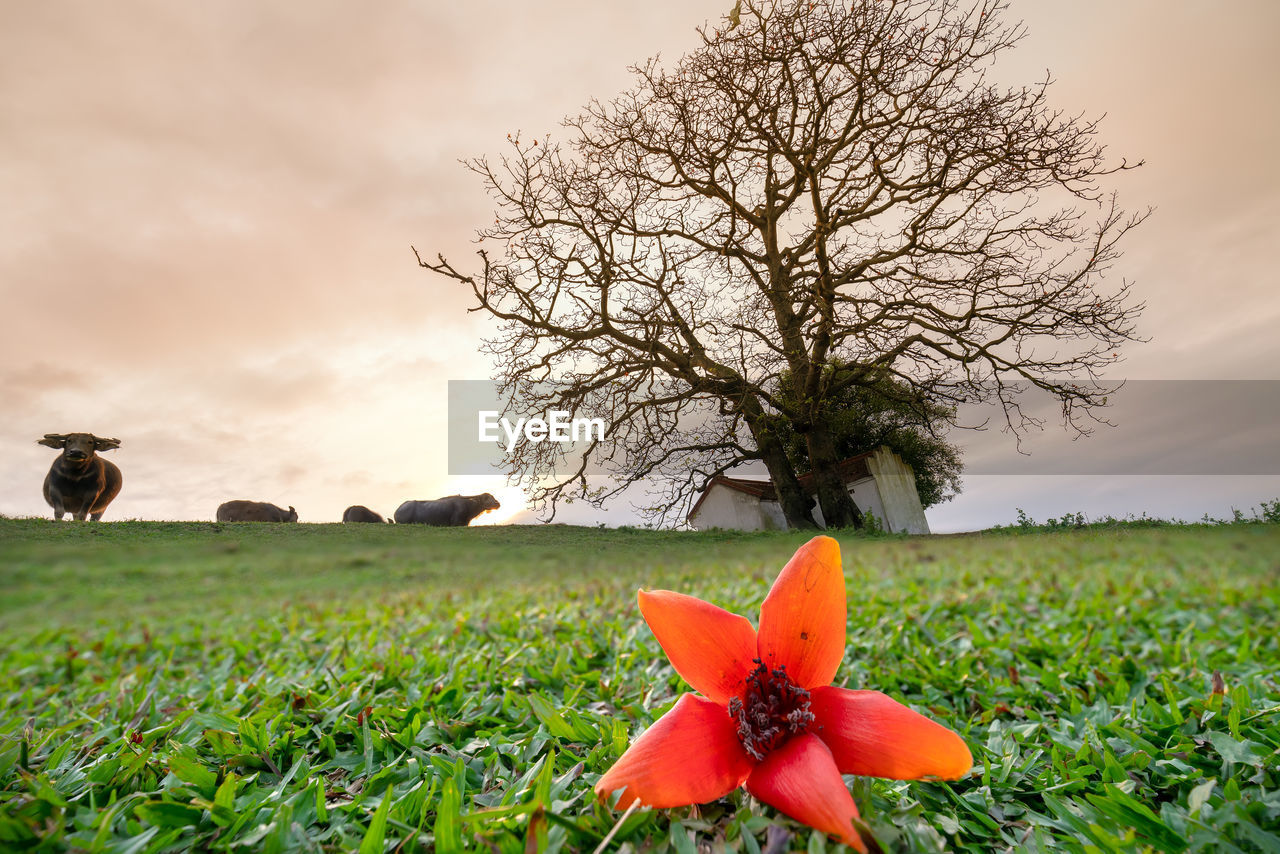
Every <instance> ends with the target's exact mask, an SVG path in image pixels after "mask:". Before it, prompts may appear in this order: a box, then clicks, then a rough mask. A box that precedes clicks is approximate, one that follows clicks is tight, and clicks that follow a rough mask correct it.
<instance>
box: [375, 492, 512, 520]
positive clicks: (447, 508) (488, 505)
mask: <svg viewBox="0 0 1280 854" xmlns="http://www.w3.org/2000/svg"><path fill="white" fill-rule="evenodd" d="M501 506H502V505H500V504H499V503H498V499H496V498H494V497H493V496H492V495H490V494H489V493H487V492H486V493H485V494H484V495H450V496H449V497H448V498H437V499H436V500H435V501H406V502H405V503H403V504H401V505H400V506H399V507H397V508H396V524H398V525H440V526H456V527H465V526H466V525H470V524H471V520H472V519H474V518H476V517H477V516H479V515H480V514H481V513H487V512H488V511H490V510H497V509H498V508H499V507H501Z"/></svg>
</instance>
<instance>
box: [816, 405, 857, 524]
mask: <svg viewBox="0 0 1280 854" xmlns="http://www.w3.org/2000/svg"><path fill="white" fill-rule="evenodd" d="M805 440H806V442H807V443H808V447H809V465H810V467H811V471H812V474H813V478H814V483H815V485H816V486H817V491H818V504H819V505H820V506H821V507H822V519H823V522H825V523H826V526H827V527H828V528H861V527H862V524H863V522H862V512H861V511H860V510H859V509H858V505H856V504H854V503H853V496H851V495H850V494H849V488H848V487H847V486H846V485H845V482H844V478H842V477H841V476H840V472H839V470H838V469H837V467H836V464H837V463H839V462H840V457H839V454H837V452H836V446H835V442H834V441H833V440H832V438H831V433H830V431H829V430H828V429H827V426H826V425H825V424H822V423H816V424H814V425H813V426H812V427H811V428H810V429H809V432H808V433H807V434H806V435H805Z"/></svg>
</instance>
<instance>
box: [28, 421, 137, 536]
mask: <svg viewBox="0 0 1280 854" xmlns="http://www.w3.org/2000/svg"><path fill="white" fill-rule="evenodd" d="M36 441H37V444H40V445H45V446H47V447H50V448H61V449H62V454H61V455H60V456H59V457H58V458H57V459H55V460H54V461H53V465H52V466H51V467H50V468H49V474H47V475H46V476H45V479H44V500H45V501H47V502H49V506H50V507H52V508H53V518H54V519H58V520H61V519H62V514H63V513H70V514H71V515H72V517H73V518H75V519H78V520H80V521H82V522H83V521H84V517H85V516H89V518H91V519H92V520H93V521H95V522H97V521H98V520H99V519H101V518H102V513H103V511H105V510H106V509H107V505H108V504H110V503H111V499H113V498H115V497H116V495H118V494H119V492H120V485H121V483H123V482H124V481H123V479H122V478H121V477H120V469H118V468H116V465H115V463H112V462H108V461H107V460H104V459H103V458H102V457H100V456H98V455H97V453H96V452H97V451H110V450H111V449H112V448H118V447H120V440H119V439H99V438H98V437H97V436H95V435H93V434H92V433H45V434H44V438H43V439H37V440H36Z"/></svg>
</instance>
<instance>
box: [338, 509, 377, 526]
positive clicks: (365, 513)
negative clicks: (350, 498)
mask: <svg viewBox="0 0 1280 854" xmlns="http://www.w3.org/2000/svg"><path fill="white" fill-rule="evenodd" d="M342 521H344V522H377V523H378V524H382V523H384V522H386V521H387V520H386V519H383V518H382V515H381V514H379V513H374V512H373V511H372V510H370V509H369V508H368V507H365V506H364V505H363V504H353V505H351V506H350V507H348V508H347V509H346V510H344V511H343V512H342Z"/></svg>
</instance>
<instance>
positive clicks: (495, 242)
mask: <svg viewBox="0 0 1280 854" xmlns="http://www.w3.org/2000/svg"><path fill="white" fill-rule="evenodd" d="M735 11H736V13H737V21H738V22H737V24H736V25H732V23H731V22H729V21H725V22H723V23H722V24H721V27H720V28H716V27H710V26H708V27H703V28H702V29H701V30H699V33H700V35H701V44H700V46H699V47H698V48H697V49H695V50H693V51H691V52H690V53H688V54H686V55H685V56H683V57H681V58H680V59H679V60H678V61H677V62H675V64H674V65H672V66H670V67H667V66H664V65H663V64H661V63H660V62H659V61H658V60H656V59H654V60H649V61H648V62H645V63H642V64H640V65H638V66H636V67H635V68H634V69H633V70H634V75H635V83H634V85H633V86H632V87H631V88H630V89H629V90H627V91H626V92H623V93H622V94H620V95H618V96H617V97H615V98H613V99H612V100H608V101H592V102H590V103H589V104H588V105H587V106H586V107H585V108H584V110H583V111H582V113H581V114H580V115H577V116H573V117H570V118H567V119H566V120H565V121H564V122H563V129H562V132H561V135H562V137H563V138H561V136H559V135H558V136H555V137H546V136H538V137H529V136H525V135H523V134H513V135H511V137H510V140H509V147H508V150H507V153H506V154H504V155H502V156H500V157H498V158H497V159H496V160H491V159H488V158H484V157H481V158H478V159H476V160H473V161H471V162H470V163H469V167H470V168H471V169H472V170H473V171H474V172H475V173H476V174H477V175H478V176H480V178H481V179H482V180H483V182H484V184H485V186H486V187H487V189H488V191H489V193H490V195H491V196H492V197H493V199H494V201H495V203H496V206H497V210H496V213H495V218H494V222H493V224H492V225H491V226H489V227H486V228H483V229H481V230H480V232H479V243H480V248H479V250H478V251H479V259H480V262H479V264H478V266H477V267H476V268H474V269H463V268H459V267H458V266H455V265H454V264H453V263H452V262H450V261H449V260H448V259H446V258H445V257H443V256H440V255H438V256H437V257H436V258H435V259H434V260H424V259H422V258H419V262H420V263H421V264H422V265H423V266H425V267H427V268H429V269H431V270H434V271H435V272H437V273H440V274H442V275H444V276H448V277H450V278H452V279H455V280H458V281H460V282H462V283H464V284H465V285H466V286H467V287H469V288H470V289H471V292H472V293H473V295H474V297H475V300H476V309H477V310H480V311H483V312H486V313H487V314H489V315H491V316H492V317H493V318H494V319H495V321H496V322H497V324H498V327H497V331H496V332H495V334H494V335H493V336H492V337H491V338H490V339H489V340H488V341H487V342H486V348H487V350H488V352H489V353H491V354H492V355H493V357H494V359H495V365H496V370H497V377H496V378H497V381H498V383H499V385H500V387H501V389H502V391H503V393H504V394H506V395H507V396H509V398H510V399H511V400H512V401H513V402H515V403H517V404H518V405H520V406H521V407H523V408H525V409H529V410H535V411H544V412H545V411H549V410H551V409H562V410H569V411H573V412H583V413H590V414H591V415H593V416H595V417H604V418H606V420H607V421H608V423H609V430H608V433H607V436H608V438H607V439H605V440H603V441H597V442H593V443H591V444H590V446H589V447H587V448H586V449H585V450H583V451H582V453H581V455H580V457H579V458H578V459H577V460H576V462H575V463H574V464H573V465H571V466H569V467H568V468H567V469H565V468H564V467H563V463H564V460H562V459H559V458H558V457H557V453H558V451H557V449H555V448H551V447H548V446H547V445H546V444H545V443H544V444H533V443H523V444H520V445H518V446H517V447H515V448H513V449H512V451H511V452H510V454H509V458H508V465H509V467H510V470H511V472H512V473H513V475H514V476H515V477H517V478H518V479H519V480H520V481H521V482H522V483H523V484H524V485H526V486H529V487H531V488H532V490H533V496H534V498H535V501H536V502H538V503H548V504H549V505H550V507H551V509H552V510H554V505H555V502H556V501H558V500H560V499H561V498H565V497H569V496H575V495H576V496H581V497H585V498H587V499H589V500H593V501H603V500H606V499H607V498H608V497H610V496H611V495H613V494H616V493H617V492H618V491H620V490H621V489H624V488H626V487H627V486H629V485H631V484H634V483H637V482H640V481H645V482H653V481H654V480H657V481H660V482H662V483H663V484H665V485H666V486H665V488H664V490H663V491H662V492H661V493H660V494H659V495H657V496H656V497H655V498H654V500H653V502H652V503H651V506H650V508H649V509H650V510H651V511H652V512H653V513H655V514H656V515H658V516H660V517H663V518H667V519H670V518H672V517H676V518H678V517H679V516H681V515H683V514H682V511H683V509H684V508H685V507H687V502H688V501H689V500H690V498H691V496H692V494H693V493H695V492H696V491H697V490H698V489H700V488H701V487H703V486H705V484H706V483H707V482H708V481H709V480H710V479H711V478H712V477H714V476H715V475H717V474H720V473H722V472H724V471H726V470H728V469H729V468H731V467H733V466H735V465H737V464H739V463H741V462H743V461H744V460H751V459H758V460H762V461H763V462H764V463H765V465H766V466H767V467H768V469H769V472H770V475H771V477H772V478H773V480H774V483H775V486H776V487H777V489H778V492H779V496H780V499H781V501H782V504H783V508H784V511H785V512H786V515H787V518H788V520H789V521H790V522H791V523H792V524H793V525H812V524H813V520H812V517H811V515H810V511H809V508H810V506H811V501H810V499H808V498H807V497H806V496H805V495H804V494H803V492H802V491H801V490H800V488H799V485H798V484H797V482H796V473H795V469H794V465H793V463H792V461H791V458H790V457H789V456H788V454H787V453H786V449H785V448H784V447H782V443H781V441H780V439H779V436H780V435H781V433H782V432H784V431H787V430H789V431H791V432H793V433H794V434H795V435H798V436H801V437H803V441H804V443H805V445H806V450H807V453H806V455H805V456H806V458H807V459H808V461H809V463H810V464H811V465H812V467H813V471H814V474H815V480H816V482H817V488H818V499H819V501H820V502H821V505H822V510H823V516H824V518H825V519H826V520H827V521H828V523H829V524H831V525H833V526H840V525H847V524H856V523H857V522H858V514H857V510H856V508H854V507H853V504H852V501H851V500H850V498H849V495H848V493H847V492H846V491H845V487H844V484H843V483H841V482H840V480H839V477H838V474H837V473H836V471H835V468H834V463H835V462H836V461H838V459H840V456H841V454H840V451H839V448H838V446H837V445H838V443H837V441H836V439H835V437H834V436H833V435H832V432H831V425H830V424H829V423H828V420H827V419H828V417H829V415H830V412H831V411H832V402H833V401H837V400H840V399H841V395H846V394H849V393H850V390H851V389H856V388H860V387H861V388H867V387H874V386H875V385H877V384H882V383H884V382H885V381H891V382H893V383H897V384H902V385H903V386H905V387H908V388H910V389H912V390H913V391H914V392H915V393H917V394H919V395H921V396H923V398H926V399H928V400H931V401H934V402H936V403H937V404H938V405H939V406H942V407H946V408H952V407H954V406H955V405H957V404H959V403H961V402H966V401H984V400H985V401H995V402H997V403H999V404H1000V405H1001V407H1002V408H1003V411H1004V413H1005V416H1006V419H1007V422H1008V425H1009V426H1010V427H1012V428H1013V429H1014V430H1015V431H1016V430H1018V429H1020V428H1021V427H1023V426H1025V423H1026V418H1025V416H1024V415H1023V413H1022V412H1021V410H1020V409H1019V407H1018V398H1017V395H1018V392H1019V389H1020V388H1021V387H1024V386H1026V385H1031V386H1035V387H1038V388H1040V389H1043V390H1045V391H1048V392H1050V393H1051V394H1053V395H1054V396H1055V397H1057V398H1058V400H1059V401H1060V402H1061V404H1062V413H1063V418H1064V420H1065V421H1066V422H1067V423H1068V424H1071V425H1074V426H1076V427H1077V428H1078V429H1085V428H1086V426H1087V423H1088V418H1089V416H1090V413H1091V412H1092V411H1093V410H1095V409H1096V408H1097V407H1099V406H1102V405H1104V402H1105V401H1104V397H1105V394H1106V390H1104V389H1101V388H1100V387H1099V386H1098V385H1097V384H1096V383H1095V380H1096V379H1097V378H1098V377H1099V375H1100V374H1101V373H1102V372H1104V371H1105V370H1106V369H1107V368H1109V367H1110V366H1111V365H1112V364H1114V362H1115V360H1116V359H1117V358H1118V350H1119V347H1120V346H1121V344H1123V343H1124V342H1125V341H1128V340H1133V339H1134V338H1135V331H1134V322H1135V320H1136V318H1137V316H1138V313H1139V312H1140V311H1141V308H1142V306H1141V305H1140V304H1136V303H1134V302H1133V300H1132V298H1131V296H1130V293H1129V285H1128V283H1127V282H1124V281H1121V282H1119V283H1116V282H1115V281H1114V280H1113V278H1112V277H1109V276H1107V275H1106V274H1107V273H1108V272H1109V270H1110V268H1111V267H1112V265H1113V264H1114V262H1115V261H1116V259H1117V258H1118V257H1119V254H1120V250H1119V244H1120V241H1121V239H1122V238H1123V236H1124V235H1125V234H1126V233H1127V232H1128V231H1129V230H1130V229H1131V228H1133V227H1134V226H1135V225H1137V224H1138V223H1139V222H1140V221H1141V220H1142V218H1143V217H1144V216H1145V214H1144V213H1139V214H1136V215H1130V214H1126V213H1125V212H1124V211H1123V210H1122V209H1121V208H1120V206H1119V204H1118V202H1117V201H1116V199H1115V197H1114V195H1111V194H1109V193H1108V192H1106V191H1105V190H1104V189H1103V187H1102V184H1103V179H1104V178H1105V177H1106V176H1108V175H1111V174H1112V173H1114V172H1116V171H1117V170H1120V169H1124V168H1128V166H1129V164H1127V163H1125V162H1123V161H1122V162H1120V163H1118V164H1117V163H1111V162H1108V161H1107V159H1106V158H1105V157H1104V149H1103V145H1102V144H1101V142H1100V141H1099V140H1098V138H1097V130H1098V125H1097V122H1096V121H1094V120H1088V119H1085V118H1082V117H1079V116H1070V115H1066V114H1064V113H1062V112H1060V111H1058V110H1055V109H1054V108H1053V107H1052V106H1051V105H1050V102H1049V99H1048V90H1049V84H1048V81H1047V80H1045V81H1041V82H1039V83H1037V84H1034V85H1026V86H1016V87H1007V86H1001V85H999V84H997V83H996V82H994V81H993V80H992V78H991V76H990V66H991V64H992V62H993V61H994V60H996V59H997V57H998V56H999V55H1000V54H1001V53H1003V52H1004V51H1006V50H1008V49H1010V48H1012V47H1013V46H1014V45H1015V44H1016V43H1017V41H1018V40H1019V39H1020V38H1021V35H1022V30H1021V26H1020V25H1019V24H1017V23H1007V22H1005V20H1004V18H1005V14H1006V11H1007V10H1006V4H1005V3H1002V2H998V1H997V0H982V1H981V2H977V3H961V2H958V0H904V1H903V2H881V0H851V2H850V0H842V2H831V1H830V0H815V2H808V0H800V2H796V0H744V2H742V3H740V4H739V5H738V7H736V9H735ZM836 363H839V364H842V365H844V366H846V369H843V370H839V371H836V370H832V369H831V368H832V366H833V365H834V364H836ZM784 374H785V375H787V376H789V377H790V378H791V385H792V388H793V391H794V393H793V394H789V395H786V396H782V395H780V394H779V393H778V389H779V388H780V383H779V381H780V378H781V377H782V376H783V375H784ZM592 466H598V467H600V468H601V469H602V470H604V471H606V472H608V473H610V474H611V475H612V480H611V481H609V482H608V483H609V484H610V485H608V486H605V487H600V486H599V484H598V483H596V484H593V483H592V482H590V481H589V480H588V477H587V475H588V472H589V471H591V470H592Z"/></svg>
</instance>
